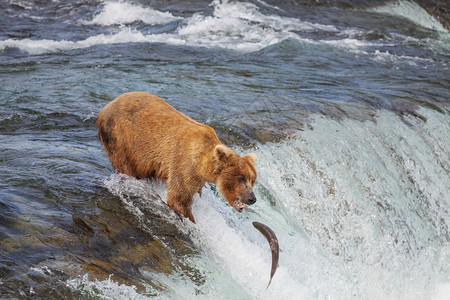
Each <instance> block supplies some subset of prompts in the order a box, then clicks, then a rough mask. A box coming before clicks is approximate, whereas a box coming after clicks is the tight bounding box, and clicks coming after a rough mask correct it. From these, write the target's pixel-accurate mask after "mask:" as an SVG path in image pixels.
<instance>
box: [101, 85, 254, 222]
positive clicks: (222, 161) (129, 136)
mask: <svg viewBox="0 0 450 300" xmlns="http://www.w3.org/2000/svg"><path fill="white" fill-rule="evenodd" d="M97 127H98V136H99V138H100V141H101V143H102V144H103V146H104V148H105V150H106V153H107V154H108V157H109V159H110V160H111V163H112V165H113V167H114V168H115V169H116V171H117V172H120V173H125V174H127V175H130V176H134V177H136V178H158V179H162V180H164V181H165V182H166V185H167V204H168V205H169V206H170V207H171V208H172V209H173V210H174V211H175V212H177V213H178V214H182V215H184V216H185V217H187V218H189V220H191V221H192V222H194V223H195V220H194V216H193V215H192V212H191V204H192V197H193V196H194V195H195V193H199V194H200V195H201V190H202V187H203V186H204V185H205V183H206V182H211V183H214V184H216V185H217V187H218V188H219V192H220V193H221V195H222V196H223V197H224V198H225V199H226V200H227V201H228V203H229V205H231V206H232V207H234V208H235V209H236V210H237V211H238V212H242V210H243V208H244V203H245V204H248V205H251V204H253V203H255V202H256V197H255V194H254V193H253V186H254V184H255V180H256V176H257V175H256V169H255V161H256V155H255V154H254V153H250V154H247V155H246V156H244V157H241V156H239V155H238V154H236V153H234V152H233V151H232V150H231V149H229V148H228V147H226V146H225V145H223V144H222V143H221V142H220V141H219V139H218V138H217V136H216V133H215V132H214V130H213V129H212V128H211V127H209V126H206V125H203V124H200V123H198V122H196V121H194V120H193V119H191V118H189V117H188V116H186V115H184V114H182V113H181V112H179V111H177V110H176V109H174V108H173V107H172V106H170V105H169V104H167V103H166V102H165V101H164V100H162V99H161V98H159V97H157V96H154V95H151V94H148V93H144V92H132V93H126V94H123V95H121V96H119V97H117V98H116V99H114V100H113V101H111V102H110V103H108V104H107V105H106V106H105V107H104V108H103V109H102V110H101V111H100V113H99V115H98V118H97Z"/></svg>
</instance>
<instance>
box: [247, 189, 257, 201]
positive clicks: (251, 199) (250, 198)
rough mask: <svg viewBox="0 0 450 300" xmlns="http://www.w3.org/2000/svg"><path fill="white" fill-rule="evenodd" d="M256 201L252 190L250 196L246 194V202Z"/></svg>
mask: <svg viewBox="0 0 450 300" xmlns="http://www.w3.org/2000/svg"><path fill="white" fill-rule="evenodd" d="M255 202H256V197H255V194H254V193H253V192H252V193H251V194H250V196H248V204H254V203H255Z"/></svg>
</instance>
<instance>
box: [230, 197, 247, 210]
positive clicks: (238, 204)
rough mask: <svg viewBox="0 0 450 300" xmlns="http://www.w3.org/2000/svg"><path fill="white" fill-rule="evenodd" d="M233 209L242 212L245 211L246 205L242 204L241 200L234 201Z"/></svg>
mask: <svg viewBox="0 0 450 300" xmlns="http://www.w3.org/2000/svg"><path fill="white" fill-rule="evenodd" d="M233 207H234V209H235V210H237V211H238V212H242V211H243V210H244V207H245V205H244V204H243V203H242V202H241V200H240V199H239V198H236V199H234V203H233Z"/></svg>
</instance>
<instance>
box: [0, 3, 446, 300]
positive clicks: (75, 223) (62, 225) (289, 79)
mask: <svg viewBox="0 0 450 300" xmlns="http://www.w3.org/2000/svg"><path fill="white" fill-rule="evenodd" d="M357 2H358V1H356V0H355V1H353V2H352V1H351V0H348V1H340V4H341V5H339V6H333V5H321V4H320V3H319V2H317V4H314V3H315V2H312V1H311V2H309V3H306V2H305V3H304V4H302V2H301V1H269V2H263V1H260V0H254V1H226V0H223V1H216V0H215V1H212V2H211V1H203V0H196V1H180V0H174V1H160V0H154V1H141V0H136V1H128V0H127V1H125V0H124V1H108V0H104V1H103V0H100V1H99V0H70V1H62V0H61V1H59V0H53V1H29V0H4V1H1V3H0V12H1V13H0V173H1V176H0V298H2V299H10V298H12V299H17V298H19V299H27V298H30V299H148V298H157V299H283V300H287V299H448V295H450V231H449V230H450V228H449V227H450V196H449V195H450V105H449V104H450V34H449V31H448V29H446V28H445V27H444V26H442V25H441V24H440V23H439V22H438V21H437V20H436V19H435V18H433V17H432V16H430V15H429V14H428V13H427V12H426V11H425V10H424V9H422V8H421V7H420V6H419V5H417V4H416V3H414V2H412V1H404V0H400V1H397V2H391V3H389V2H383V4H382V5H381V6H374V5H372V6H367V7H366V6H365V7H361V6H356V5H354V4H356V3H357ZM342 3H344V4H347V5H342ZM338 7H339V8H338ZM130 91H146V92H150V93H152V94H155V95H158V96H159V97H161V98H163V99H164V100H166V101H167V102H168V103H170V104H171V105H172V106H174V107H175V108H176V109H178V110H179V111H181V112H183V113H185V114H187V115H188V116H190V117H192V118H194V119H195V120H197V121H199V122H202V123H205V124H207V125H209V126H211V127H213V128H214V129H215V130H216V132H217V134H218V136H219V138H220V139H221V141H222V142H223V143H225V144H226V145H228V146H230V147H231V148H232V149H233V150H235V151H236V152H238V153H240V154H246V153H248V152H255V153H256V154H257V155H258V160H257V163H256V167H257V171H258V180H257V184H256V186H255V193H256V196H257V198H258V201H257V202H256V203H255V204H254V205H253V206H250V207H247V208H246V209H245V210H244V212H243V213H238V212H236V211H234V210H233V209H232V208H231V207H229V206H228V205H227V203H226V202H225V201H224V200H223V199H222V198H221V197H220V196H219V195H218V193H217V189H216V187H215V186H214V185H210V184H207V185H206V186H205V188H204V189H203V195H202V197H199V196H198V195H197V196H195V198H194V205H193V214H194V216H195V218H196V221H197V223H196V224H192V223H191V222H188V221H186V220H185V221H182V220H180V219H179V218H178V217H177V215H176V214H174V213H173V212H172V211H171V210H170V209H169V208H168V206H167V204H166V203H165V196H166V188H165V185H164V183H161V182H156V181H150V180H137V179H134V178H131V177H128V176H125V175H123V174H116V173H115V172H114V170H113V169H112V167H111V165H110V162H109V160H108V158H107V156H106V154H105V152H104V151H103V149H102V146H101V145H100V142H99V140H98V137H97V128H96V125H95V121H96V117H97V114H98V112H99V111H100V110H101V108H102V107H104V106H105V105H106V104H107V103H108V102H109V101H111V100H112V99H114V98H116V97H117V96H119V95H120V94H122V93H124V92H130ZM253 221H258V222H261V223H264V224H266V225H268V226H270V227H271V228H272V229H273V230H274V231H275V232H276V234H277V236H278V239H279V245H280V248H281V249H282V250H283V252H281V253H280V261H279V267H278V270H277V272H276V274H275V276H274V278H273V280H272V284H271V285H270V287H269V288H268V289H266V286H267V283H268V281H269V275H270V267H271V254H270V248H269V245H268V243H267V241H266V240H265V238H264V237H263V236H262V235H261V234H260V233H259V232H258V231H257V230H256V229H255V228H253V226H252V222H253Z"/></svg>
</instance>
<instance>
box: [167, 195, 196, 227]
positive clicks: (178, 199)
mask: <svg viewBox="0 0 450 300" xmlns="http://www.w3.org/2000/svg"><path fill="white" fill-rule="evenodd" d="M167 204H168V205H169V207H170V208H172V209H173V210H174V211H175V212H176V213H177V214H180V215H183V216H185V217H186V218H188V219H189V220H191V222H192V223H195V219H194V216H193V215H192V211H191V204H192V195H191V194H190V193H189V192H188V191H186V192H185V193H184V194H180V193H178V192H175V191H172V190H171V188H170V187H168V189H167Z"/></svg>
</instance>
